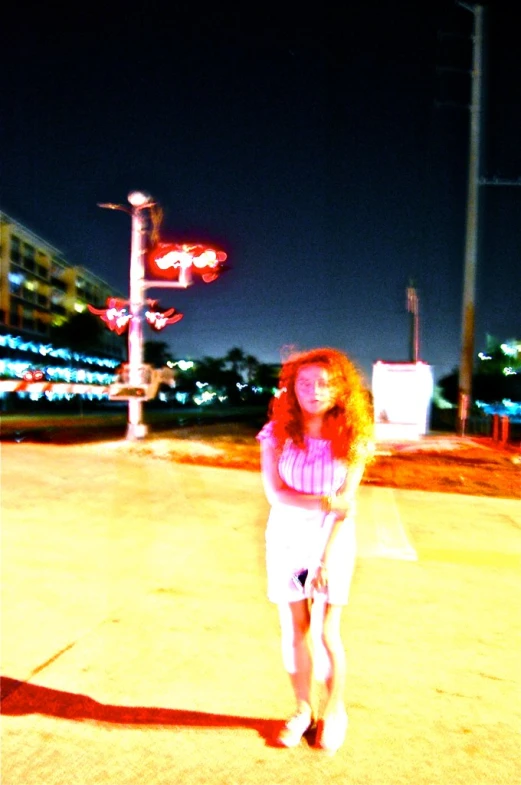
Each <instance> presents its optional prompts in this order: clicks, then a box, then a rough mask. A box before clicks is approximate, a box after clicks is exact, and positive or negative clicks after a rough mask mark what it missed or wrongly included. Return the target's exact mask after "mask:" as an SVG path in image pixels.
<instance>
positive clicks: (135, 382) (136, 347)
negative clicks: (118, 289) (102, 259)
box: [127, 192, 152, 441]
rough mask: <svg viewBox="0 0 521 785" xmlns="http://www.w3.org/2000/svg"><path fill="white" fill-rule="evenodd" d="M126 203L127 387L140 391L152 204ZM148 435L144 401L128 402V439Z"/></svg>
mask: <svg viewBox="0 0 521 785" xmlns="http://www.w3.org/2000/svg"><path fill="white" fill-rule="evenodd" d="M128 200H129V202H130V204H131V205H132V213H131V215H132V239H131V246H130V289H129V299H130V303H129V311H130V316H131V319H130V324H129V328H128V364H129V368H128V370H129V378H128V381H129V385H130V387H140V386H142V384H143V381H144V380H143V379H142V378H141V377H142V365H143V312H144V306H145V302H144V285H143V281H144V278H145V264H144V253H145V230H146V228H145V218H144V213H143V210H144V209H145V208H147V207H150V206H151V204H152V203H151V201H150V199H149V198H148V197H146V196H145V195H144V194H141V193H139V192H133V193H131V194H129V196H128ZM146 434H147V426H146V425H145V424H144V422H143V401H142V400H140V399H129V401H128V422H127V439H129V440H132V441H134V440H136V439H143V438H144V437H145V436H146Z"/></svg>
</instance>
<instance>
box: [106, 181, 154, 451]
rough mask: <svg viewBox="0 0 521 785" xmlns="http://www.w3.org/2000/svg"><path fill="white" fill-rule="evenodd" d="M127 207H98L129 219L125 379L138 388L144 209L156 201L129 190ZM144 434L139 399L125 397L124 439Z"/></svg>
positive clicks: (143, 268) (142, 295) (141, 323)
mask: <svg viewBox="0 0 521 785" xmlns="http://www.w3.org/2000/svg"><path fill="white" fill-rule="evenodd" d="M127 198H128V201H129V203H130V206H131V207H130V209H129V208H128V207H125V206H123V205H121V204H112V203H105V204H99V205H98V207H105V208H107V209H109V210H121V211H122V212H124V213H128V214H129V215H130V217H131V219H132V236H131V244H130V289H129V299H130V303H129V311H130V322H129V328H128V373H129V378H128V382H129V385H130V386H131V387H139V386H140V385H141V384H142V383H143V379H142V378H141V376H142V366H143V310H144V306H145V302H144V283H143V282H144V278H145V263H144V255H145V248H146V243H145V233H146V220H145V215H144V212H143V211H144V210H147V209H149V208H150V207H153V206H154V205H155V204H156V202H155V201H154V200H153V199H152V198H151V197H150V196H149V195H148V194H146V193H142V192H141V191H131V193H129V195H128V197H127ZM146 433H147V426H146V425H145V423H144V422H143V401H142V400H141V399H140V398H129V400H128V417H127V439H129V440H132V441H134V440H136V439H143V438H144V437H145V436H146Z"/></svg>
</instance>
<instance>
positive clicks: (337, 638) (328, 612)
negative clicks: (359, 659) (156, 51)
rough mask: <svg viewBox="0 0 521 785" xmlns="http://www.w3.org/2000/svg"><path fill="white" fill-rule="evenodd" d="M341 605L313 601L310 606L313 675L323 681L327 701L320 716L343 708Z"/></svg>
mask: <svg viewBox="0 0 521 785" xmlns="http://www.w3.org/2000/svg"><path fill="white" fill-rule="evenodd" d="M342 608H343V606H342V605H330V604H329V603H328V602H320V601H315V602H314V603H313V606H312V610H311V632H312V638H313V647H314V650H315V652H317V654H316V659H317V666H319V670H318V671H317V678H319V679H320V680H321V681H325V685H326V691H327V701H326V706H325V709H324V716H325V717H327V716H328V715H329V714H336V713H338V712H339V711H341V710H342V711H343V710H344V690H345V682H346V656H345V650H344V644H343V643H342V638H341V634H340V620H341V616H342Z"/></svg>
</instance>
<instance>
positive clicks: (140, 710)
mask: <svg viewBox="0 0 521 785" xmlns="http://www.w3.org/2000/svg"><path fill="white" fill-rule="evenodd" d="M0 694H1V700H2V714H4V715H10V716H21V715H25V714H42V715H45V716H47V717H57V718H60V719H64V720H69V721H79V722H83V721H85V720H87V721H92V722H102V723H110V724H114V725H131V726H150V725H161V726H170V727H172V726H177V727H185V726H191V727H195V728H197V727H199V728H250V729H251V730H254V731H256V732H257V733H258V734H259V735H260V736H261V737H262V738H263V739H264V741H265V742H266V745H267V746H269V747H278V746H280V745H279V744H278V743H277V738H278V735H279V733H280V730H281V728H282V725H283V722H282V721H281V720H269V719H265V718H262V717H240V716H236V715H233V714H213V713H209V712H203V711H190V710H189V709H166V708H159V707H153V706H114V705H111V704H106V703H99V702H98V701H95V700H94V699H93V698H89V696H88V695H81V694H78V693H74V692H63V691H62V690H55V689H49V688H48V687H42V686H40V685H38V684H29V683H27V682H24V681H19V680H18V679H11V678H9V677H7V676H2V677H1V678H0Z"/></svg>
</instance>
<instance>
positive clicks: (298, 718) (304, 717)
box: [278, 711, 314, 747]
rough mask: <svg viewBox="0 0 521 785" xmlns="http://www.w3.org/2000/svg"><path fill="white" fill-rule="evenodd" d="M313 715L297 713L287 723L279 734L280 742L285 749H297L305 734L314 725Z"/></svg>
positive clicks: (303, 712) (304, 712) (306, 712)
mask: <svg viewBox="0 0 521 785" xmlns="http://www.w3.org/2000/svg"><path fill="white" fill-rule="evenodd" d="M313 722H314V720H313V715H312V714H311V712H309V711H297V712H296V713H295V714H294V715H293V716H292V717H290V718H289V720H288V721H287V722H286V724H285V725H284V727H283V728H282V730H281V732H280V733H279V737H278V742H279V744H281V745H282V746H283V747H296V746H297V744H300V741H301V739H302V737H303V736H304V734H305V733H306V732H307V731H308V730H309V729H310V728H311V726H312V725H313Z"/></svg>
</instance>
